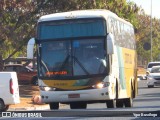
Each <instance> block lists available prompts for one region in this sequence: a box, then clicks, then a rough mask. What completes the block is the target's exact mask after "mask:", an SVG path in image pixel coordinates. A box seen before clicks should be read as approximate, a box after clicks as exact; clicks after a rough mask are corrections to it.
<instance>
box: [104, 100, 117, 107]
mask: <svg viewBox="0 0 160 120" xmlns="http://www.w3.org/2000/svg"><path fill="white" fill-rule="evenodd" d="M106 105H107V108H115V107H116V100H107V101H106Z"/></svg>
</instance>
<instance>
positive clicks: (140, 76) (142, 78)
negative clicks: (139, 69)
mask: <svg viewBox="0 0 160 120" xmlns="http://www.w3.org/2000/svg"><path fill="white" fill-rule="evenodd" d="M137 78H139V80H147V76H146V75H145V74H138V75H137Z"/></svg>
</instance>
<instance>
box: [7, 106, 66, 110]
mask: <svg viewBox="0 0 160 120" xmlns="http://www.w3.org/2000/svg"><path fill="white" fill-rule="evenodd" d="M59 106H60V107H63V106H65V104H60V105H59ZM31 110H50V107H49V105H39V106H34V107H17V108H9V109H8V110H7V111H31Z"/></svg>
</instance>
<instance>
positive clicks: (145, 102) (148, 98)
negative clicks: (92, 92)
mask: <svg viewBox="0 0 160 120" xmlns="http://www.w3.org/2000/svg"><path fill="white" fill-rule="evenodd" d="M146 82H147V81H146V80H141V81H139V82H138V86H139V87H138V96H137V97H136V98H135V99H134V107H133V108H116V109H109V110H116V111H117V110H136V111H146V110H148V111H150V110H160V87H155V88H148V87H147V85H146V84H147V83H146ZM60 109H69V106H68V105H66V106H62V107H61V108H60ZM87 109H89V110H92V109H99V110H101V109H103V110H104V109H106V104H105V103H97V104H88V105H87Z"/></svg>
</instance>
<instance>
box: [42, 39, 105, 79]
mask: <svg viewBox="0 0 160 120" xmlns="http://www.w3.org/2000/svg"><path fill="white" fill-rule="evenodd" d="M40 46H41V47H40V53H41V56H40V58H41V59H40V61H39V63H40V64H41V65H40V68H39V70H40V76H43V77H44V76H48V77H51V76H71V77H72V76H83V75H97V74H104V73H106V67H107V64H106V59H107V58H106V53H105V49H104V37H103V38H102V37H101V38H97V39H79V40H65V41H63V40H60V41H48V42H42V43H41V45H40Z"/></svg>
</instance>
